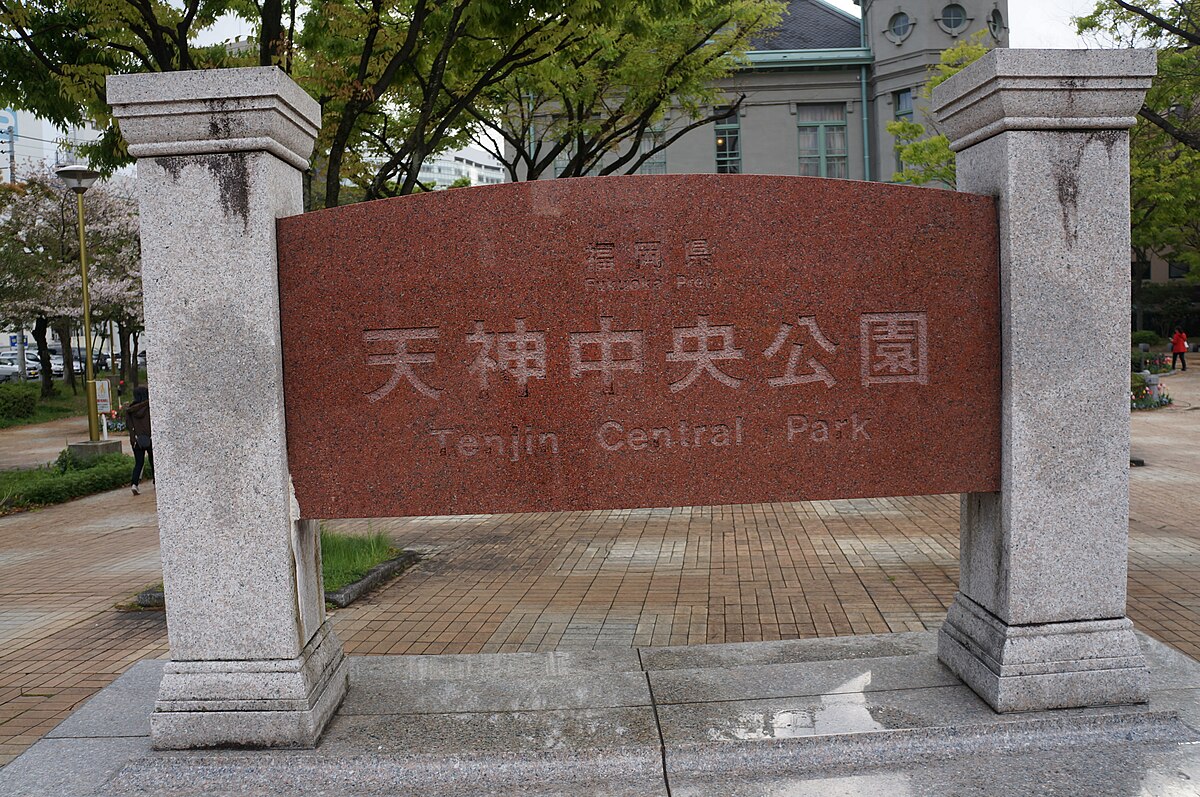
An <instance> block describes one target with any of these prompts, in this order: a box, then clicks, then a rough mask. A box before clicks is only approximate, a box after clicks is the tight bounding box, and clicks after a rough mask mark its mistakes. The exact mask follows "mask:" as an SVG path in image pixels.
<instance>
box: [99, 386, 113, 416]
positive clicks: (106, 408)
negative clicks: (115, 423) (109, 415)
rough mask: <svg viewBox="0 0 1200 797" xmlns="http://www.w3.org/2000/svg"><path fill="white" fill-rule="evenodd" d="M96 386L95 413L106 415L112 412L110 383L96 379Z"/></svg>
mask: <svg viewBox="0 0 1200 797" xmlns="http://www.w3.org/2000/svg"><path fill="white" fill-rule="evenodd" d="M95 385H96V412H98V413H106V412H112V398H111V393H110V392H109V388H110V387H111V383H110V382H109V381H108V380H107V379H97V380H96V381H95Z"/></svg>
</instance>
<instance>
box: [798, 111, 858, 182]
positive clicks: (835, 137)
mask: <svg viewBox="0 0 1200 797" xmlns="http://www.w3.org/2000/svg"><path fill="white" fill-rule="evenodd" d="M796 124H797V126H798V135H799V139H800V175H801V176H807V177H841V178H846V177H849V176H850V174H849V153H848V151H847V146H846V106H845V105H841V104H839V105H797V106H796Z"/></svg>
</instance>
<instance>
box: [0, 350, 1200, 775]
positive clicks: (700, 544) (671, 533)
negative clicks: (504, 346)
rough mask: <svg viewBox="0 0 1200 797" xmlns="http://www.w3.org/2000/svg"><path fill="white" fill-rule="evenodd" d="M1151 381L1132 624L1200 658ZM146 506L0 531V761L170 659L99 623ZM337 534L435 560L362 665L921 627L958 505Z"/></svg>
mask: <svg viewBox="0 0 1200 797" xmlns="http://www.w3.org/2000/svg"><path fill="white" fill-rule="evenodd" d="M1164 382H1165V384H1166V386H1167V390H1168V391H1169V392H1170V393H1171V395H1172V396H1174V397H1175V398H1176V402H1177V403H1176V406H1175V407H1172V408H1168V409H1163V410H1157V411H1154V412H1149V413H1136V414H1134V416H1133V419H1132V429H1133V440H1134V447H1133V450H1134V453H1135V454H1136V455H1137V456H1141V457H1143V458H1145V460H1146V463H1147V464H1146V467H1144V468H1134V469H1132V470H1131V471H1130V484H1131V519H1130V532H1131V535H1130V577H1129V614H1130V616H1131V617H1132V618H1133V619H1134V621H1135V623H1137V625H1138V627H1139V628H1140V629H1141V630H1143V631H1145V632H1147V633H1149V634H1151V635H1152V636H1155V637H1157V638H1158V639H1160V640H1162V641H1164V642H1166V643H1168V644H1170V645H1172V646H1174V647H1175V648H1177V649H1178V650H1180V651H1183V652H1185V653H1187V654H1189V655H1191V656H1197V657H1200V524H1197V523H1196V519H1197V518H1198V517H1200V461H1198V460H1197V457H1196V454H1195V452H1196V451H1198V450H1200V412H1197V411H1196V409H1200V370H1196V371H1192V370H1189V371H1188V372H1187V373H1186V374H1179V375H1174V376H1169V377H1166V379H1165V380H1164ZM45 426H46V427H55V428H53V429H50V430H47V432H46V435H45V436H46V437H47V438H50V441H48V442H44V445H46V446H51V443H52V442H55V441H56V439H57V436H58V435H60V434H61V431H60V430H59V429H58V428H57V427H56V426H55V425H54V424H47V425H45ZM29 428H30V427H26V429H29ZM14 431H15V430H2V431H0V452H2V453H3V455H4V456H15V455H14V454H13V448H14V446H15V445H16V444H15V443H14V442H13V441H14V440H15V438H13V437H11V436H10V435H12V433H13V432H14ZM85 434H86V431H85ZM54 453H55V454H56V453H57V451H55V452H54ZM52 458H53V456H51V457H50V459H52ZM0 461H3V460H0ZM153 502H154V492H153V490H152V489H151V490H149V491H147V492H146V493H144V494H143V495H141V496H138V497H136V498H135V497H133V496H131V495H130V494H129V492H128V491H127V490H118V491H114V492H111V493H107V494H104V495H99V496H93V497H91V498H87V499H83V500H80V501H76V502H72V503H70V504H65V505H62V506H58V507H52V508H50V509H46V510H43V511H41V512H36V513H26V514H21V515H14V516H10V517H6V518H0V599H2V600H3V604H2V605H0V764H3V763H6V762H7V761H8V760H11V759H12V758H13V757H14V756H15V755H17V754H18V753H20V752H21V751H22V750H24V749H25V748H26V747H27V746H28V745H29V744H31V743H32V742H33V741H34V740H36V739H37V738H39V737H41V736H42V735H43V734H44V733H45V732H46V731H47V730H49V729H50V728H52V727H54V726H55V725H56V724H57V723H58V722H59V721H61V720H62V719H63V718H64V717H66V716H67V714H68V713H70V711H71V709H72V708H73V707H74V706H76V705H78V704H79V703H80V702H82V701H83V700H84V699H86V698H87V696H88V695H90V694H92V693H93V692H95V691H96V690H97V689H99V688H100V687H102V686H104V685H106V684H107V683H109V682H111V681H112V680H113V678H115V677H116V676H117V675H118V674H119V673H120V672H122V671H123V670H125V669H126V668H128V667H129V665H130V664H131V663H133V662H135V661H137V660H138V659H141V658H145V657H161V656H163V655H164V654H165V651H166V634H165V625H164V621H163V615H162V614H161V613H158V612H147V613H135V614H124V613H120V612H117V611H115V610H113V609H112V608H111V607H112V605H113V604H114V603H116V602H118V601H124V600H126V599H128V597H129V596H130V595H132V594H133V593H134V592H135V591H137V590H138V589H139V588H141V587H143V586H145V585H146V584H149V583H152V582H154V581H156V580H158V579H159V578H160V573H159V560H158V544H157V532H156V528H155V516H154V503H153ZM331 525H335V526H338V527H343V528H361V529H365V528H367V527H368V526H372V527H374V528H383V529H386V530H388V531H389V532H390V533H391V534H392V535H393V536H394V537H395V538H396V540H397V541H398V542H399V543H400V544H401V545H404V546H406V547H410V548H413V549H416V550H418V551H421V552H422V553H425V554H426V555H427V559H426V560H425V561H424V562H422V563H420V564H418V565H417V566H416V567H415V568H414V569H412V570H410V571H409V572H408V573H406V574H405V575H404V576H403V577H402V578H400V579H399V580H397V581H395V582H393V584H392V585H390V586H388V587H386V588H384V589H382V590H379V591H377V592H376V593H374V594H373V595H371V596H369V597H368V598H366V599H364V600H363V601H362V602H360V603H359V604H356V605H354V606H351V607H349V608H348V609H344V610H340V611H337V612H336V613H334V624H335V627H336V629H337V631H338V633H339V635H340V636H341V638H342V639H343V641H344V642H345V643H346V648H347V651H348V652H349V653H352V654H360V655H361V654H380V653H393V654H394V653H478V652H511V651H553V650H559V651H562V650H580V649H604V648H624V649H629V648H632V647H634V646H641V647H660V646H665V645H681V644H688V645H694V644H699V643H721V642H741V641H754V640H773V639H794V638H800V637H830V636H837V635H850V634H871V633H886V632H892V631H919V630H933V629H936V628H937V627H938V626H940V624H941V622H942V619H943V617H944V615H945V610H946V607H947V606H948V605H949V602H950V600H951V599H952V598H953V595H954V590H955V585H956V583H957V578H958V500H957V497H955V496H931V497H919V498H896V499H878V500H863V501H835V502H819V503H789V504H764V505H753V506H725V507H711V508H692V509H658V510H633V511H623V512H597V513H547V514H539V515H497V516H478V517H457V518H410V519H405V520H379V521H371V522H370V523H368V522H366V521H354V522H339V523H335V524H331Z"/></svg>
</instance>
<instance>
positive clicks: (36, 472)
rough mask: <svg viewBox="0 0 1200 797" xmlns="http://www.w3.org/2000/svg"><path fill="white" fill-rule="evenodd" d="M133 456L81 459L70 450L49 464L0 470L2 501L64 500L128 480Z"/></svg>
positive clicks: (15, 503)
mask: <svg viewBox="0 0 1200 797" xmlns="http://www.w3.org/2000/svg"><path fill="white" fill-rule="evenodd" d="M132 470H133V457H129V456H126V455H124V454H106V455H104V456H102V457H96V458H94V459H90V460H81V459H79V458H77V457H74V456H71V454H69V453H68V452H67V451H63V452H62V453H61V454H59V456H58V459H57V460H55V461H54V462H53V463H52V464H50V465H48V466H43V467H40V468H32V469H30V470H12V471H5V472H3V473H0V504H3V505H6V506H11V507H16V508H21V507H28V506H37V505H40V504H61V503H63V502H64V501H70V500H71V499H72V498H81V497H83V496H85V495H91V494H92V493H99V492H104V491H105V490H113V489H116V488H117V487H122V486H124V485H127V484H129V476H130V473H131V472H132Z"/></svg>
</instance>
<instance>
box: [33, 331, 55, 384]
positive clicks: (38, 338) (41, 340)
mask: <svg viewBox="0 0 1200 797" xmlns="http://www.w3.org/2000/svg"><path fill="white" fill-rule="evenodd" d="M49 329H50V322H49V321H47V320H46V317H45V316H38V317H37V320H36V321H34V322H33V340H34V342H35V343H37V350H38V362H39V363H41V366H42V367H41V369H40V370H41V372H42V375H41V380H42V398H49V397H50V396H53V395H54V377H53V376H52V375H51V373H50V344H49V343H47V342H46V332H47V331H48V330H49Z"/></svg>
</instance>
